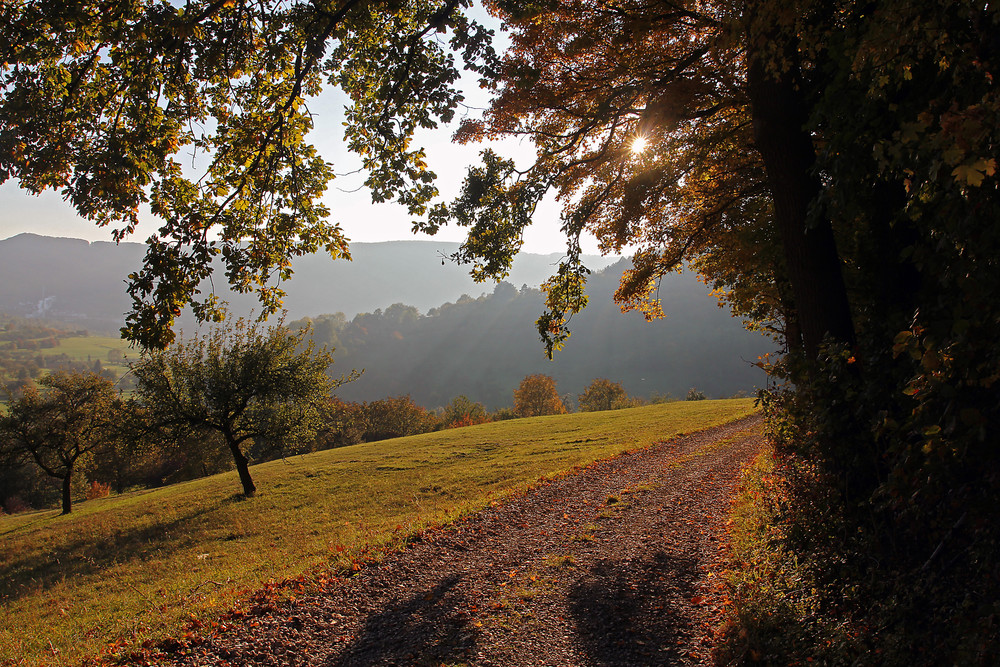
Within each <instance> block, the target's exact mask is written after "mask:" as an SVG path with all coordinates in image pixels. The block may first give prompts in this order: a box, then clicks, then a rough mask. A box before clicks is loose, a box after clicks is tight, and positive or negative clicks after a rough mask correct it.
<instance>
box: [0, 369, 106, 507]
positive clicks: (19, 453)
mask: <svg viewBox="0 0 1000 667" xmlns="http://www.w3.org/2000/svg"><path fill="white" fill-rule="evenodd" d="M39 385H41V388H39ZM123 413H124V401H122V399H121V398H120V397H119V396H118V393H117V392H116V391H115V388H114V385H113V384H112V383H111V381H110V380H108V379H107V378H104V377H101V376H100V375H97V374H94V373H66V372H63V371H59V372H56V373H52V374H51V375H46V376H44V377H43V378H41V379H40V380H39V381H38V385H36V384H35V383H34V382H29V383H27V384H26V385H25V386H24V387H23V388H22V389H21V390H20V392H19V395H17V396H14V397H12V398H11V401H10V403H9V404H8V406H7V413H6V414H4V415H2V416H0V458H2V457H3V456H4V454H6V455H7V456H9V457H12V461H16V460H18V459H19V458H23V457H27V458H29V459H30V460H31V461H32V462H34V463H35V464H36V465H38V467H39V468H41V469H42V470H43V471H45V474H46V475H49V476H51V477H55V478H57V479H59V480H60V481H61V483H62V513H63V514H69V513H70V512H71V511H72V509H73V497H72V483H73V474H74V472H75V471H77V470H78V469H79V467H80V466H81V465H82V464H83V463H84V462H85V461H86V459H87V458H88V457H91V456H93V455H94V454H95V453H96V452H98V451H99V450H101V449H102V448H107V447H110V446H111V445H112V444H113V443H114V441H115V439H116V438H117V437H118V435H119V433H120V432H121V423H122V419H123Z"/></svg>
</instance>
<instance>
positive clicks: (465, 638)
mask: <svg viewBox="0 0 1000 667" xmlns="http://www.w3.org/2000/svg"><path fill="white" fill-rule="evenodd" d="M460 581H461V576H459V575H457V574H453V575H449V576H447V577H445V578H444V579H441V580H440V581H439V582H438V583H437V584H436V585H435V586H434V587H433V588H430V589H429V590H426V591H424V592H420V593H417V594H415V595H413V596H411V597H409V598H408V599H406V600H403V601H401V602H399V603H397V604H394V605H391V606H388V607H386V608H385V609H384V610H383V611H381V612H379V613H377V614H374V615H373V616H370V617H369V618H368V621H367V622H366V623H365V625H364V627H363V628H362V629H361V630H360V631H359V632H358V635H357V638H356V639H355V641H354V642H353V643H351V644H350V645H349V646H348V647H347V648H346V649H345V650H343V651H342V652H341V653H340V654H339V655H338V656H337V657H336V658H335V659H333V660H332V661H330V662H329V663H327V664H328V665H329V666H330V667H347V666H349V665H441V664H449V663H454V662H460V661H465V660H466V659H468V658H469V656H470V655H471V654H472V652H473V649H474V648H475V646H476V643H477V640H478V636H479V633H478V631H477V630H476V629H475V628H474V627H472V626H471V625H470V624H469V615H468V613H467V612H466V609H467V607H468V603H467V601H466V600H465V598H464V596H462V595H461V594H459V593H458V592H457V591H455V588H456V586H457V585H458V583H459V582H460Z"/></svg>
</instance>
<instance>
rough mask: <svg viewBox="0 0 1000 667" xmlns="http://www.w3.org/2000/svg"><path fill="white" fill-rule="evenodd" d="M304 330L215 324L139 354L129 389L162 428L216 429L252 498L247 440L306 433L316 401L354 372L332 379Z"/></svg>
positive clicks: (288, 438) (314, 419)
mask: <svg viewBox="0 0 1000 667" xmlns="http://www.w3.org/2000/svg"><path fill="white" fill-rule="evenodd" d="M308 333H309V331H308V329H301V330H299V331H298V332H295V333H292V332H289V331H288V330H287V329H285V328H284V327H283V326H282V325H281V324H280V323H279V324H278V325H277V326H274V327H272V328H269V329H266V330H262V329H261V328H259V325H256V324H248V323H247V322H246V321H245V320H242V319H241V320H239V321H237V322H236V323H235V324H229V325H222V326H218V327H215V328H213V329H212V330H210V331H209V333H208V334H206V335H205V336H203V337H198V336H196V337H195V338H193V339H191V340H190V341H188V342H181V343H177V344H175V345H174V346H173V347H171V348H169V349H167V350H165V351H153V352H146V353H144V354H143V356H142V358H141V359H140V360H139V362H138V363H136V364H135V365H133V366H132V370H133V372H134V373H135V376H136V381H137V385H136V392H137V394H138V396H139V397H140V400H141V401H142V402H143V403H144V404H145V405H146V407H147V409H148V410H149V412H150V415H151V417H152V420H153V422H154V423H155V424H157V425H159V426H160V427H161V428H165V429H167V430H169V431H172V432H174V433H175V434H176V435H178V436H181V435H183V434H185V433H186V432H189V431H190V430H195V431H202V432H204V431H214V432H216V433H218V434H219V435H221V436H222V438H223V440H224V441H225V444H226V446H227V447H228V449H229V451H230V453H231V454H232V456H233V462H234V463H235V464H236V470H237V472H238V473H239V476H240V482H241V483H242V485H243V494H244V495H245V496H247V497H250V496H253V495H254V494H255V493H256V491H257V487H256V486H255V485H254V483H253V479H252V478H251V477H250V469H249V463H250V461H249V457H248V455H247V446H248V442H250V441H254V440H257V441H263V442H266V443H268V445H269V446H272V447H283V446H286V445H290V444H293V443H295V442H297V441H299V440H300V439H304V438H310V437H312V436H313V435H314V433H315V430H316V428H317V427H318V426H319V418H318V415H319V410H318V406H319V404H320V402H322V401H323V400H325V399H326V398H327V397H328V396H329V394H330V391H331V390H332V389H333V388H334V387H337V386H339V385H340V384H342V383H344V382H348V381H350V380H352V379H354V378H355V377H357V374H356V373H352V374H351V375H350V376H349V377H348V378H343V377H342V378H340V379H338V380H331V379H330V378H329V377H328V376H327V374H326V370H327V368H328V367H329V366H330V364H332V363H333V358H332V356H331V355H330V353H329V352H327V351H326V350H325V349H324V350H321V351H318V352H317V351H315V350H314V348H313V346H312V343H306V342H305V339H306V336H307V335H308Z"/></svg>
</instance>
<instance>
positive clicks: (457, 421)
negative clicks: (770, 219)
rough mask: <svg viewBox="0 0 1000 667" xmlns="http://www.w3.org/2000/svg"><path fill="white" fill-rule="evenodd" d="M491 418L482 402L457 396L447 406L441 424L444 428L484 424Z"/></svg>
mask: <svg viewBox="0 0 1000 667" xmlns="http://www.w3.org/2000/svg"><path fill="white" fill-rule="evenodd" d="M489 420H490V417H489V415H487V414H486V408H485V407H483V404H482V403H478V402H476V401H473V400H471V399H469V398H468V397H466V396H456V397H455V398H453V399H452V401H451V403H449V404H448V405H447V406H445V409H444V414H443V416H442V417H441V425H442V426H443V427H444V428H457V427H459V426H472V425H474V424H483V423H486V422H488V421H489Z"/></svg>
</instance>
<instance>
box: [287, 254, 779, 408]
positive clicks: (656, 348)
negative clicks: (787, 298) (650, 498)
mask: <svg viewBox="0 0 1000 667" xmlns="http://www.w3.org/2000/svg"><path fill="white" fill-rule="evenodd" d="M623 268H624V260H623V263H621V264H617V265H613V266H611V267H609V268H608V269H606V270H605V271H603V272H601V273H597V274H594V275H593V276H591V279H590V281H589V283H588V288H587V291H588V294H589V295H590V305H589V306H588V307H587V308H586V309H585V310H584V311H583V312H582V313H580V314H579V315H576V316H575V317H574V318H573V320H572V322H571V323H570V327H571V330H572V331H573V335H572V337H571V338H570V340H569V342H568V344H567V345H566V347H565V349H563V350H561V351H559V352H557V353H556V354H555V358H554V360H553V361H549V360H547V359H546V358H545V355H544V348H543V346H542V344H541V342H540V340H539V337H538V333H537V332H536V330H535V320H536V319H537V317H538V316H539V315H540V314H541V313H542V311H543V309H544V306H543V297H542V294H541V292H540V291H539V290H536V289H528V288H524V287H522V288H521V289H520V290H518V289H516V288H515V287H514V286H513V285H510V284H507V283H501V284H500V285H499V286H497V288H496V289H495V290H494V292H493V293H492V294H490V295H485V296H482V297H479V298H477V299H473V298H471V297H463V298H462V299H460V300H459V301H457V302H456V303H447V304H444V305H442V306H440V307H438V308H435V309H432V310H431V311H429V312H428V313H427V314H422V313H420V312H419V310H418V309H416V308H414V307H411V306H406V305H403V304H395V305H393V306H391V307H390V308H388V309H386V310H384V311H376V312H374V313H366V314H362V315H358V316H356V317H355V318H353V319H352V320H350V321H348V320H347V318H345V317H340V316H321V317H317V318H311V323H312V325H313V327H314V329H315V339H316V341H317V342H318V343H320V344H323V345H327V346H329V347H332V348H335V350H336V351H335V354H334V358H335V360H336V363H335V366H334V370H335V373H336V374H338V375H339V374H342V373H346V372H347V371H349V370H350V369H352V368H355V369H362V368H363V369H365V373H364V375H363V376H362V377H361V378H360V379H359V380H357V381H355V382H353V383H350V384H348V385H344V386H342V387H341V388H340V389H339V390H338V392H337V393H338V395H339V396H340V397H341V398H344V399H347V400H374V399H377V398H381V397H383V396H386V395H397V394H410V395H411V396H412V397H413V399H414V400H415V401H416V402H417V403H419V404H421V405H424V406H427V407H429V408H434V407H440V406H443V405H446V404H447V403H448V402H449V401H450V400H451V399H452V398H453V397H455V396H457V395H460V394H463V395H466V396H468V397H470V398H472V399H473V400H477V401H481V402H483V403H484V404H485V405H486V407H488V408H490V409H494V408H498V407H502V406H509V405H511V403H512V391H513V389H514V388H515V387H517V385H518V383H519V382H520V381H521V379H522V378H523V377H525V376H526V375H529V374H533V373H544V374H546V375H551V376H553V377H554V378H555V379H556V382H557V384H558V390H559V392H560V393H561V394H564V395H568V396H567V398H568V399H569V402H570V403H571V404H572V403H573V401H574V400H575V396H576V395H577V394H579V393H581V392H583V390H584V388H585V387H586V386H587V384H588V383H589V382H590V381H591V380H593V379H594V378H598V377H603V378H607V379H610V380H612V381H613V382H621V383H622V384H623V386H624V388H625V390H626V391H627V392H629V393H630V394H632V395H636V396H641V397H643V398H651V397H653V396H654V395H656V394H659V395H671V396H673V397H674V398H680V397H683V396H684V395H685V394H686V392H687V391H688V390H689V389H690V388H692V387H697V388H698V389H699V390H701V391H703V392H705V393H707V394H708V395H709V396H713V397H725V396H732V395H734V394H736V393H738V392H747V393H752V392H753V390H754V388H755V387H756V386H761V385H763V383H764V381H765V375H764V373H763V372H762V371H761V370H760V369H758V368H756V367H754V366H752V363H753V362H755V361H756V360H757V357H758V356H759V355H762V354H764V353H766V352H770V351H773V350H774V343H773V342H772V341H770V340H768V339H765V338H764V337H762V336H761V335H759V334H756V333H753V332H749V331H747V330H745V329H744V328H743V327H742V325H741V323H740V322H739V321H737V320H735V319H733V318H732V317H730V315H729V313H728V312H727V311H725V310H722V309H720V308H719V307H718V304H717V302H716V299H715V298H714V297H712V296H711V295H710V294H709V293H708V290H707V289H706V287H705V286H704V285H702V284H701V283H699V282H698V281H697V280H696V279H695V277H694V276H693V275H691V274H680V275H671V276H669V277H668V278H667V279H666V280H664V282H663V284H662V286H661V289H660V297H661V301H662V303H663V309H664V311H665V312H666V314H667V316H666V317H665V318H664V319H662V320H657V321H654V322H646V321H645V320H644V319H643V317H642V316H641V315H640V314H638V313H622V312H620V310H619V309H618V307H617V306H616V305H615V304H614V302H613V299H612V295H613V293H614V290H615V289H616V288H617V286H618V277H619V276H620V275H621V271H622V269H623ZM305 321H306V320H302V321H301V322H299V324H302V323H305Z"/></svg>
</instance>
